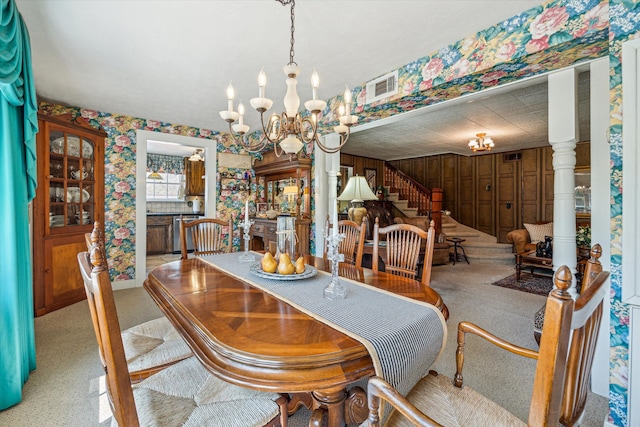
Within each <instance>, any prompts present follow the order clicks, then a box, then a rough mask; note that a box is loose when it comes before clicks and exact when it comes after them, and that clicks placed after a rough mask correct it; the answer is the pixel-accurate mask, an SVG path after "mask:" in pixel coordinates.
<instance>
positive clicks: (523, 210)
mask: <svg viewBox="0 0 640 427" xmlns="http://www.w3.org/2000/svg"><path fill="white" fill-rule="evenodd" d="M514 154H520V158H518V159H515V160H514V159H513V157H514V156H513V155H514ZM342 156H345V155H342ZM590 156H591V150H590V144H589V143H588V142H587V143H580V144H577V146H576V167H581V166H587V167H588V166H589V165H590ZM345 157H346V156H345ZM342 159H344V157H341V160H342ZM358 159H359V160H358ZM345 160H346V159H345ZM349 161H350V162H351V163H352V164H353V166H354V173H361V174H362V173H364V168H365V167H367V168H369V167H372V166H364V163H365V162H367V161H368V162H373V163H369V164H375V162H380V165H376V167H377V168H378V167H379V168H382V164H383V163H382V162H381V161H379V160H374V159H365V158H358V157H355V156H349ZM389 163H391V164H392V165H394V166H395V167H397V168H398V169H400V170H401V171H403V172H404V173H406V174H407V175H409V176H411V177H413V178H414V179H415V180H416V181H418V182H419V183H421V184H422V185H424V186H425V187H427V188H434V187H440V188H442V189H443V194H444V202H443V206H444V209H445V210H449V211H451V215H452V216H453V218H455V219H456V220H457V221H459V222H460V223H462V224H465V225H468V226H469V227H473V228H476V229H478V230H480V231H483V232H485V233H488V234H491V235H493V236H497V237H498V241H499V242H506V234H507V233H508V232H509V231H511V230H513V229H515V228H520V227H522V224H523V223H525V222H527V223H530V222H538V221H552V220H553V177H554V173H553V150H552V148H551V146H547V147H541V148H530V149H525V150H521V151H518V152H515V153H495V154H492V153H489V154H482V155H475V156H459V155H456V154H441V155H437V156H429V157H418V158H412V159H404V160H394V161H392V162H389ZM358 164H363V166H362V170H361V172H357V170H358V169H357V166H356V165H358ZM349 165H351V164H349ZM378 170H379V172H378V179H379V180H378V185H382V184H383V183H382V182H381V181H380V178H381V176H382V173H381V169H378Z"/></svg>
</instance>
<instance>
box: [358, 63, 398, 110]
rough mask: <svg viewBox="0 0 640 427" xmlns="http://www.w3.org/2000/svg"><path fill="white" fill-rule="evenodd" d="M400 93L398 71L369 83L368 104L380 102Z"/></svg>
mask: <svg viewBox="0 0 640 427" xmlns="http://www.w3.org/2000/svg"><path fill="white" fill-rule="evenodd" d="M397 93H398V70H395V71H392V72H390V73H388V74H385V75H384V76H382V77H378V78H377V79H375V80H371V81H370V82H368V83H367V99H366V102H367V104H371V103H372V102H376V101H380V100H381V99H385V98H388V97H390V96H393V95H396V94H397Z"/></svg>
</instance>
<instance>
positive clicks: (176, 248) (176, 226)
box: [173, 215, 200, 254]
mask: <svg viewBox="0 0 640 427" xmlns="http://www.w3.org/2000/svg"><path fill="white" fill-rule="evenodd" d="M198 218H200V216H198V215H183V216H182V217H180V216H174V217H173V253H174V254H178V253H180V251H181V249H180V221H181V220H183V219H184V220H185V221H193V220H194V219H198ZM187 252H193V239H192V238H191V233H187Z"/></svg>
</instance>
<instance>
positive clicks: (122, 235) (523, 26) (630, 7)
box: [41, 0, 640, 426]
mask: <svg viewBox="0 0 640 427" xmlns="http://www.w3.org/2000/svg"><path fill="white" fill-rule="evenodd" d="M639 4H640V3H639V1H638V0H611V1H601V0H555V1H549V2H546V3H543V4H541V5H540V6H537V7H534V8H532V9H529V10H527V11H524V12H522V13H520V14H519V15H516V16H514V17H512V18H510V19H507V20H504V21H502V22H500V23H497V24H496V25H494V26H492V27H490V28H487V29H485V30H483V31H481V32H479V33H476V34H474V35H471V36H469V37H466V38H464V39H462V40H459V41H458V42H456V43H453V44H452V45H449V46H445V47H443V48H441V49H439V50H438V51H436V52H433V53H430V54H428V55H426V56H424V57H422V58H419V59H416V60H415V61H413V62H411V63H409V64H406V65H404V66H403V67H401V68H400V70H399V82H398V85H399V87H400V93H399V94H398V95H397V96H394V97H392V98H390V99H387V100H382V101H379V102H377V103H373V104H370V105H366V104H365V97H366V92H365V84H364V83H363V84H362V86H360V87H356V88H354V89H353V98H354V100H355V101H356V102H355V105H354V110H353V111H352V114H357V115H358V117H359V123H360V124H362V123H367V122H371V121H375V120H379V119H382V118H386V117H390V116H393V115H396V114H399V113H402V112H405V111H410V110H413V109H416V108H421V107H424V106H427V105H431V104H436V103H439V102H442V101H445V100H448V99H453V98H456V97H459V96H463V95H465V94H468V93H473V92H477V91H480V90H482V89H485V88H488V87H492V86H496V85H500V84H505V83H509V82H513V81H516V80H518V79H522V78H526V77H530V76H534V75H537V74H541V73H545V72H548V71H551V70H556V69H561V68H564V67H567V66H570V65H573V64H576V63H579V62H583V61H587V60H591V59H596V58H599V57H603V56H605V55H609V57H610V61H611V85H610V86H611V99H612V105H611V165H612V170H611V193H612V200H611V231H612V241H613V244H612V248H611V250H612V259H611V270H612V271H611V273H612V276H611V284H612V287H611V302H612V310H611V339H610V345H611V358H610V359H611V362H610V363H611V370H610V415H609V422H611V423H613V424H615V425H617V426H626V425H627V423H628V420H627V416H626V413H627V406H628V404H629V402H628V401H627V398H628V386H629V385H628V375H629V366H628V362H629V360H628V350H629V343H628V340H629V310H628V307H627V306H626V305H625V304H623V303H622V302H621V295H620V294H621V286H620V283H621V262H622V253H621V250H620V243H621V242H620V240H621V237H620V236H621V228H620V224H621V217H622V212H621V199H622V182H621V175H622V161H621V155H622V145H621V125H622V119H621V117H622V113H621V90H622V84H621V62H620V61H621V57H620V52H621V44H622V42H623V41H625V40H627V39H629V38H638V37H640V6H639ZM377 71H379V72H380V75H382V74H384V73H386V72H387V71H389V70H377ZM341 101H342V97H341V96H340V95H339V96H336V97H334V98H331V99H329V100H328V104H327V107H326V108H325V110H324V111H323V112H322V114H321V117H320V122H319V123H320V126H321V131H322V132H331V129H332V127H333V126H335V125H336V124H337V109H338V105H339V103H340V102H341ZM41 109H43V110H44V111H45V112H46V113H48V114H61V113H66V112H74V113H76V114H81V115H82V116H83V117H85V118H87V119H89V120H90V122H91V123H93V124H95V125H100V126H102V127H103V128H104V130H105V131H106V132H107V134H108V139H107V142H106V145H107V149H106V157H107V158H106V160H105V162H106V174H107V176H106V194H107V200H106V210H107V215H106V227H107V247H108V251H109V258H110V259H111V260H113V261H112V264H111V273H112V277H114V278H115V279H131V278H133V277H134V271H135V270H134V269H135V265H134V259H135V254H134V243H135V242H134V240H135V234H134V233H135V224H134V218H135V176H134V175H132V174H131V171H132V170H135V130H136V129H147V130H154V131H157V132H168V133H178V134H182V135H189V136H196V137H200V138H206V139H211V140H212V143H217V147H218V148H217V149H218V151H225V152H232V153H234V152H235V153H238V152H239V151H240V150H241V148H240V147H238V146H237V145H235V144H234V143H233V140H232V138H231V137H230V135H228V134H226V133H216V132H212V131H208V130H204V129H197V128H192V127H188V126H177V125H173V124H169V123H161V122H156V121H153V120H148V119H138V118H133V117H128V116H121V115H116V114H112V113H103V112H96V111H91V110H83V109H79V108H69V107H62V106H56V105H52V104H47V103H41ZM251 137H253V138H255V135H253V136H251ZM302 155H303V156H305V157H310V158H312V159H313V145H312V144H306V146H305V148H304V153H303V154H302ZM219 172H220V171H218V173H219ZM229 172H234V171H229ZM237 172H238V173H244V171H237ZM249 173H251V174H252V178H253V177H254V175H253V172H252V171H250V172H249ZM312 176H313V175H312ZM253 182H255V181H253ZM311 188H312V190H313V186H312V187H311ZM218 190H220V188H219V189H218ZM254 190H255V188H252V191H254ZM218 194H220V199H219V201H218V215H219V216H220V217H222V218H228V217H229V216H231V217H233V218H234V220H235V221H236V222H238V220H239V219H241V217H242V215H241V214H240V212H241V211H242V208H243V200H244V196H245V195H246V193H245V192H243V191H234V190H229V189H222V190H221V191H219V193H218ZM314 199H315V198H314V195H313V194H312V197H311V200H312V212H313V209H314V206H315V200H314ZM239 217H240V218H239ZM313 237H314V236H312V246H313V242H314V241H315V239H314V238H313ZM237 243H239V235H238V236H236V237H235V238H234V244H237Z"/></svg>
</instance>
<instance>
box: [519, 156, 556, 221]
mask: <svg viewBox="0 0 640 427" xmlns="http://www.w3.org/2000/svg"><path fill="white" fill-rule="evenodd" d="M521 155H522V160H521V162H522V185H521V192H520V199H521V207H520V212H521V213H520V218H519V219H518V227H516V228H522V224H524V223H527V224H534V223H536V222H539V221H542V212H543V206H544V204H543V203H539V202H538V201H539V200H540V197H542V189H543V188H546V187H547V186H546V185H543V184H544V178H543V179H541V174H540V170H541V167H542V163H543V158H542V157H543V155H544V152H543V150H542V149H535V150H522V152H521ZM542 176H543V177H545V176H546V175H544V172H543V175H542ZM552 178H553V176H552ZM551 182H552V183H553V180H552V181H551ZM552 190H553V189H552ZM551 198H552V200H553V191H552V192H551Z"/></svg>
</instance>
